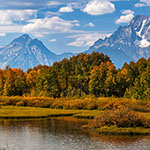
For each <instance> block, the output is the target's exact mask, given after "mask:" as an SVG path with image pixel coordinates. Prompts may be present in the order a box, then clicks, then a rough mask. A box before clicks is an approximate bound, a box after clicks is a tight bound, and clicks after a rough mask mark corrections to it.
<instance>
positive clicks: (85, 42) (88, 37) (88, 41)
mask: <svg viewBox="0 0 150 150" xmlns="http://www.w3.org/2000/svg"><path fill="white" fill-rule="evenodd" d="M110 35H111V34H105V33H90V34H77V35H74V36H69V37H68V38H76V39H75V41H73V42H71V43H68V44H67V45H68V46H75V47H83V46H92V45H93V44H94V43H95V41H97V40H98V39H100V38H102V39H104V38H105V37H109V36H110Z"/></svg>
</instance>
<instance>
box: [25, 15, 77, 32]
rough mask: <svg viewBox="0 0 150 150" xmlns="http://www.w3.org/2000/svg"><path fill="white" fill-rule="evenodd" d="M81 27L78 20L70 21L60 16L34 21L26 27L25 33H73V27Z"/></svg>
mask: <svg viewBox="0 0 150 150" xmlns="http://www.w3.org/2000/svg"><path fill="white" fill-rule="evenodd" d="M74 26H79V23H78V20H73V21H68V20H64V19H62V18H60V17H58V16H54V17H51V18H42V19H34V20H31V21H30V22H29V24H27V25H25V26H24V28H23V32H25V33H33V34H36V33H39V32H40V33H41V34H48V33H69V32H73V30H72V27H74Z"/></svg>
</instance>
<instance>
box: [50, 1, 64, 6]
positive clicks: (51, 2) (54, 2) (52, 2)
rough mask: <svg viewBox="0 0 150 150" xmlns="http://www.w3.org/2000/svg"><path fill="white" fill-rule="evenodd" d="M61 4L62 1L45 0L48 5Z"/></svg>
mask: <svg viewBox="0 0 150 150" xmlns="http://www.w3.org/2000/svg"><path fill="white" fill-rule="evenodd" d="M62 4H63V3H62V2H58V1H49V2H47V5H48V6H59V5H62Z"/></svg>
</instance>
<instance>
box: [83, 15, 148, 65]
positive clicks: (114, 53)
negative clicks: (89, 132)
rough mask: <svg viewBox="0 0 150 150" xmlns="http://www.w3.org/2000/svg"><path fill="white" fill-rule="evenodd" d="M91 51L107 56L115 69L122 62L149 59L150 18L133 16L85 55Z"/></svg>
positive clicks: (100, 40)
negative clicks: (126, 23)
mask: <svg viewBox="0 0 150 150" xmlns="http://www.w3.org/2000/svg"><path fill="white" fill-rule="evenodd" d="M93 51H95V52H103V53H104V54H107V55H108V56H109V57H110V58H111V60H112V62H113V63H114V64H115V66H117V67H122V65H123V64H124V62H127V63H129V62H130V61H137V60H138V59H139V58H141V57H145V58H148V57H150V16H144V15H137V16H135V17H134V18H133V19H132V20H131V22H130V23H129V24H128V25H127V26H124V27H122V26H120V27H119V28H118V29H117V30H116V31H115V32H114V33H113V34H112V35H111V36H110V37H108V38H105V39H104V40H103V39H99V40H98V41H96V42H95V43H94V45H92V46H91V47H90V48H89V50H88V51H86V53H91V52H93Z"/></svg>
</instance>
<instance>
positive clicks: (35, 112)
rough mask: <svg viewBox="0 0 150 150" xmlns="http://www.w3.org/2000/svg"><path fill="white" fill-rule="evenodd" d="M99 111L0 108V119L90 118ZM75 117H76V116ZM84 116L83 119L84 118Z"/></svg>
mask: <svg viewBox="0 0 150 150" xmlns="http://www.w3.org/2000/svg"><path fill="white" fill-rule="evenodd" d="M100 113H101V111H93V110H64V109H49V108H34V107H17V106H2V107H1V108H0V118H1V119H13V118H14V119H19V118H20V119H23V118H24V119H25V118H48V117H60V116H75V117H77V116H80V115H81V116H83V118H90V117H91V116H92V117H94V116H96V115H99V114H100ZM76 115H77V116H76ZM84 116H85V117H84Z"/></svg>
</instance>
